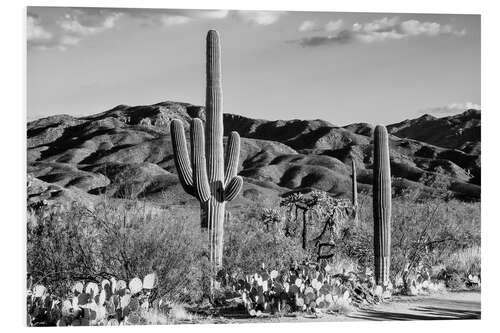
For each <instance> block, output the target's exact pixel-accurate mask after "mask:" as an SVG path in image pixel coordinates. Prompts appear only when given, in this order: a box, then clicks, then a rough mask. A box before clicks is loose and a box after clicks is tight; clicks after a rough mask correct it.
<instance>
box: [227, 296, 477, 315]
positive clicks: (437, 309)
mask: <svg viewBox="0 0 500 333" xmlns="http://www.w3.org/2000/svg"><path fill="white" fill-rule="evenodd" d="M231 317H232V316H231ZM480 318H481V293H480V292H477V291H474V292H472V291H471V292H447V293H442V294H434V295H431V296H396V297H394V298H393V300H392V301H391V302H388V303H382V304H379V305H375V306H373V307H370V308H367V309H363V310H356V311H354V312H351V313H349V314H347V315H324V316H321V317H319V318H314V317H313V316H302V315H298V316H296V317H264V318H252V317H248V316H243V317H239V318H238V317H232V318H228V317H226V318H224V319H222V318H220V319H221V320H220V323H249V322H250V323H280V322H288V323H289V322H309V321H322V322H335V321H362V320H446V319H480Z"/></svg>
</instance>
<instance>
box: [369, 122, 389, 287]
mask: <svg viewBox="0 0 500 333" xmlns="http://www.w3.org/2000/svg"><path fill="white" fill-rule="evenodd" d="M373 159H374V166H373V222H374V232H373V237H374V242H373V243H374V250H375V281H376V283H377V285H382V286H387V285H388V284H389V268H390V265H391V169H390V161H389V139H388V135H387V130H386V128H385V127H384V126H381V125H378V126H377V127H376V128H375V132H374V158H373Z"/></svg>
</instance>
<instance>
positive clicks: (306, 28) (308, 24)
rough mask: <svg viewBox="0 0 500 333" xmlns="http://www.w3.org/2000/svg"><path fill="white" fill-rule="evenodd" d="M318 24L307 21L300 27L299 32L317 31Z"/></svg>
mask: <svg viewBox="0 0 500 333" xmlns="http://www.w3.org/2000/svg"><path fill="white" fill-rule="evenodd" d="M316 26H317V23H316V22H315V21H310V20H306V21H304V22H302V23H301V24H300V26H299V29H298V30H299V31H303V32H304V31H313V30H315V29H316Z"/></svg>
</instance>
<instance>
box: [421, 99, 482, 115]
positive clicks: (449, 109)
mask: <svg viewBox="0 0 500 333" xmlns="http://www.w3.org/2000/svg"><path fill="white" fill-rule="evenodd" d="M469 109H475V110H481V105H479V104H475V103H471V102H466V103H451V104H448V105H444V106H435V107H429V108H425V109H421V110H419V111H418V113H431V114H457V113H462V112H464V111H467V110H469Z"/></svg>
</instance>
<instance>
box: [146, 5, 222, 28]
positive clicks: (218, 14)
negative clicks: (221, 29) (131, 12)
mask: <svg viewBox="0 0 500 333" xmlns="http://www.w3.org/2000/svg"><path fill="white" fill-rule="evenodd" d="M228 14H229V10H188V9H173V10H168V11H165V12H163V13H161V14H160V21H161V23H162V24H163V26H166V27H169V26H173V25H180V24H186V23H190V22H192V21H194V20H196V19H198V20H220V19H223V18H226V17H227V16H228ZM150 15H152V16H154V15H155V14H154V13H153V14H150Z"/></svg>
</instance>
